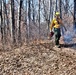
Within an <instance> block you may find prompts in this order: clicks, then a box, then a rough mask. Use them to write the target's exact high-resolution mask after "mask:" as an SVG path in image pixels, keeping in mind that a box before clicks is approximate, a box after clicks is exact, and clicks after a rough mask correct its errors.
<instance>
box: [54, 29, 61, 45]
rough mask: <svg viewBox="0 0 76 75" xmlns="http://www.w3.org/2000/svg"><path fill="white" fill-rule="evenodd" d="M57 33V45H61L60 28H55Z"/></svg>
mask: <svg viewBox="0 0 76 75" xmlns="http://www.w3.org/2000/svg"><path fill="white" fill-rule="evenodd" d="M54 33H55V45H59V40H60V37H61V33H60V28H54Z"/></svg>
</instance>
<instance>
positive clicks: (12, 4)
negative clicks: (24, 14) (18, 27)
mask: <svg viewBox="0 0 76 75" xmlns="http://www.w3.org/2000/svg"><path fill="white" fill-rule="evenodd" d="M11 12H12V35H13V43H14V44H15V43H16V39H15V33H16V32H15V13H14V0H11Z"/></svg>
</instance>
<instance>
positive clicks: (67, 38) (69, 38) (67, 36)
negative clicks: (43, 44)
mask: <svg viewBox="0 0 76 75" xmlns="http://www.w3.org/2000/svg"><path fill="white" fill-rule="evenodd" d="M63 38H64V42H65V43H66V44H72V43H74V42H75V41H74V40H73V38H76V29H74V28H73V27H70V28H69V29H68V30H67V31H65V33H64V35H63Z"/></svg>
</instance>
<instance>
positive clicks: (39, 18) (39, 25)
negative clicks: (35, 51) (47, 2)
mask: <svg viewBox="0 0 76 75" xmlns="http://www.w3.org/2000/svg"><path fill="white" fill-rule="evenodd" d="M40 2H41V0H39V10H38V13H39V39H40Z"/></svg>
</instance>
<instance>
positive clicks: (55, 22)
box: [50, 19, 62, 30]
mask: <svg viewBox="0 0 76 75" xmlns="http://www.w3.org/2000/svg"><path fill="white" fill-rule="evenodd" d="M58 21H59V23H58V22H57V20H56V19H53V20H52V22H51V25H50V29H51V30H52V28H53V27H54V28H60V25H61V24H62V21H61V19H59V20H58Z"/></svg>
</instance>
